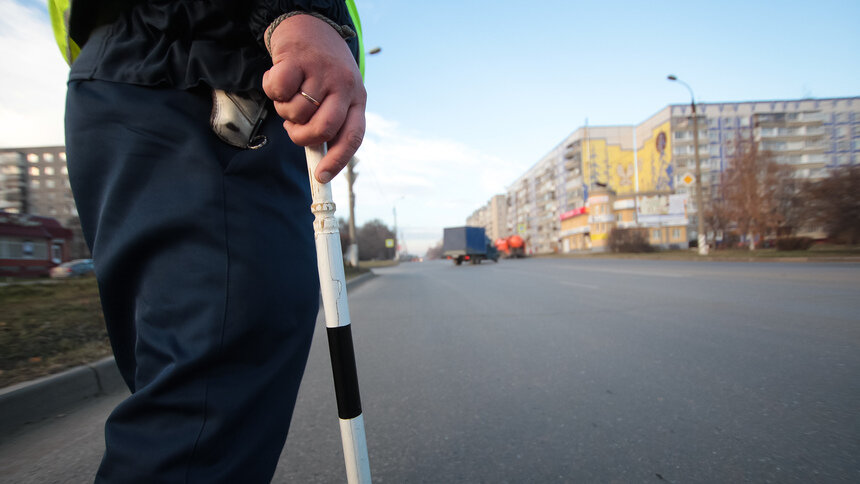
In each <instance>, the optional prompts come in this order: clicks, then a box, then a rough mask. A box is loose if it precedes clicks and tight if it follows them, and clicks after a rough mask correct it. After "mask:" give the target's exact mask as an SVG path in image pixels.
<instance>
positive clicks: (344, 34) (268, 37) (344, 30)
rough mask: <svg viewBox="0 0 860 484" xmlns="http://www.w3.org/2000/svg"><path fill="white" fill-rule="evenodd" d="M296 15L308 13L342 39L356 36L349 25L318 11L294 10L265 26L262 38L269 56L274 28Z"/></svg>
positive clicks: (270, 54)
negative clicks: (339, 23) (340, 23)
mask: <svg viewBox="0 0 860 484" xmlns="http://www.w3.org/2000/svg"><path fill="white" fill-rule="evenodd" d="M296 15H310V16H311V17H314V18H317V19H319V20H322V21H323V22H325V23H326V24H328V26H330V27H331V28H332V29H334V30H335V32H337V33H338V35H340V37H341V38H342V39H344V40H347V39H351V38H352V37H355V36H356V33H355V31H354V30H353V29H352V27H350V26H349V25H338V23H337V22H335V21H334V20H331V19H330V18H328V17H326V16H325V15H322V14H320V13H316V12H305V11H302V10H294V11H292V12H288V13H285V14H283V15H281V16H279V17H278V18H276V19H275V20H273V21H272V23H270V24H269V26H268V27H267V28H266V31H265V33H264V34H263V38H264V41H265V44H266V50H267V51H268V52H269V56H272V35H273V34H274V33H275V29H277V28H278V26H279V25H280V24H281V22H283V21H284V20H286V19H288V18H290V17H295V16H296Z"/></svg>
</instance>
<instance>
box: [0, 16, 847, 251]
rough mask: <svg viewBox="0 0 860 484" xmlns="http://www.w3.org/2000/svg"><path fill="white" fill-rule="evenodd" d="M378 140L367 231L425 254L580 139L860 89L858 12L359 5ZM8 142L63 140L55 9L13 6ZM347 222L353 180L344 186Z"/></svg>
mask: <svg viewBox="0 0 860 484" xmlns="http://www.w3.org/2000/svg"><path fill="white" fill-rule="evenodd" d="M356 3H357V5H358V8H359V12H360V14H361V21H362V27H363V30H364V40H365V47H366V48H367V49H370V48H372V47H377V46H378V47H381V48H382V51H381V52H380V53H379V54H377V55H373V56H368V57H367V67H366V80H365V84H366V88H367V92H368V105H367V133H366V135H365V141H364V144H363V146H362V148H361V149H360V150H359V152H358V157H359V159H360V160H361V161H360V163H359V165H358V167H357V172H358V173H359V177H358V178H357V181H356V183H355V194H356V221H357V223H358V224H359V225H361V224H363V223H365V222H367V221H369V220H372V219H380V220H382V221H383V222H384V223H385V224H387V225H389V226H393V225H394V222H395V219H394V217H395V216H394V213H395V211H396V218H397V220H396V221H397V227H398V232H400V234H401V241H402V243H403V245H404V247H402V249H404V250H407V251H409V252H411V253H415V254H423V253H424V252H425V251H426V250H427V248H428V247H429V246H431V245H433V244H434V243H436V242H438V241H439V240H441V238H442V229H443V227H448V226H457V225H464V224H465V220H466V218H467V217H468V216H469V215H470V214H471V213H472V212H473V211H475V210H476V209H478V208H480V207H481V206H482V205H484V204H485V203H486V202H487V201H488V200H489V199H490V197H491V196H493V195H494V194H499V193H504V192H505V191H506V188H507V186H508V185H510V184H511V183H513V182H514V181H515V180H516V178H517V177H518V176H520V175H522V174H523V173H524V172H525V171H526V170H528V169H529V168H530V167H531V166H532V165H534V164H535V163H536V162H538V161H539V160H540V159H541V158H542V157H543V156H544V155H546V154H547V153H548V152H550V151H551V150H552V149H553V148H554V147H555V146H556V145H558V144H559V143H560V142H562V140H563V139H564V138H565V137H566V136H567V135H568V134H570V133H571V132H573V131H574V130H576V129H577V128H579V127H581V126H583V125H584V124H585V123H586V120H588V121H587V122H588V124H589V125H590V126H603V125H632V124H637V123H640V122H642V121H644V120H645V119H647V118H648V117H650V116H651V115H653V114H654V113H656V112H657V111H659V110H660V109H662V108H663V107H664V106H666V105H667V104H680V103H689V101H690V95H689V92H688V91H687V90H686V89H685V88H684V87H683V86H681V85H679V84H677V83H672V82H669V81H667V80H666V76H667V75H668V74H675V75H677V76H678V77H679V78H680V79H682V80H684V81H685V82H686V83H687V84H689V85H690V86H691V87H692V88H693V90H694V92H695V95H696V100H697V102H731V101H753V100H768V99H797V98H804V97H814V98H828V97H844V96H857V95H860V56H858V52H860V28H858V19H860V1H857V0H844V1H835V0H819V1H816V2H798V1H787V0H782V1H770V0H767V1H749V0H745V1H735V0H724V1H720V2H703V1H698V2H697V1H689V0H687V1H681V0H673V1H668V0H667V1H661V0H655V1H651V2H642V1H611V0H604V1H577V0H566V1H555V0H552V1H541V2H513V1H508V0H494V1H484V0H477V1H468V0H467V1H463V0H460V1H453V0H440V1H435V2H414V1H408V0H357V2H356ZM0 11H2V12H3V15H2V16H0V147H4V148H10V147H24V146H53V145H62V144H63V143H64V140H63V127H62V122H63V105H64V96H65V81H66V78H67V76H68V68H67V67H66V65H65V63H64V61H63V59H62V57H61V55H60V53H59V50H58V49H57V47H56V45H55V44H54V41H53V36H52V33H51V29H50V25H49V22H48V16H47V11H46V7H45V2H41V1H35V0H0ZM332 183H333V189H334V193H335V202H336V203H337V205H338V207H341V208H340V209H339V210H338V216H342V217H343V218H347V217H348V203H347V192H346V183H345V181H344V180H343V177H338V178H336V179H335V180H334V182H332Z"/></svg>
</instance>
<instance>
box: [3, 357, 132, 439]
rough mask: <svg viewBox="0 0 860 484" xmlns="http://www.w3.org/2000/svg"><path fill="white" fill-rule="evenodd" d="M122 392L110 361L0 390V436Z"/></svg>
mask: <svg viewBox="0 0 860 484" xmlns="http://www.w3.org/2000/svg"><path fill="white" fill-rule="evenodd" d="M123 388H125V383H124V382H123V381H122V377H121V376H120V374H119V370H118V369H117V367H116V363H115V362H114V359H113V357H110V358H105V359H103V360H100V361H97V362H95V363H91V364H89V365H83V366H78V367H76V368H72V369H71V370H67V371H64V372H62V373H58V374H56V375H50V376H46V377H44V378H39V379H38V380H33V381H30V382H24V383H19V384H17V385H12V386H10V387H7V388H3V389H0V433H3V434H5V433H8V432H9V431H12V430H15V429H17V428H18V427H21V426H23V425H25V424H29V423H34V422H38V421H40V420H44V419H46V418H49V417H51V416H54V415H58V414H61V413H63V412H65V411H67V410H68V409H69V408H71V407H73V406H75V405H77V404H78V403H80V402H82V401H84V400H87V399H90V398H95V397H97V396H100V395H107V394H109V393H114V392H116V391H119V390H121V389H123Z"/></svg>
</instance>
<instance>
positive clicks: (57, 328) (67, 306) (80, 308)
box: [0, 277, 111, 387]
mask: <svg viewBox="0 0 860 484" xmlns="http://www.w3.org/2000/svg"><path fill="white" fill-rule="evenodd" d="M0 307H2V308H3V312H2V314H0V387H5V386H8V385H11V384H13V383H18V382H21V381H27V380H31V379H33V378H38V377H40V376H45V375H49V374H52V373H57V372H59V371H62V370H65V369H67V368H70V367H73V366H78V365H82V364H86V363H92V362H93V361H96V360H99V359H101V358H104V357H105V356H110V354H111V350H110V344H109V343H108V338H107V332H106V331H105V326H104V317H103V316H102V312H101V306H100V304H99V296H98V289H97V287H96V281H95V278H93V277H86V278H82V279H71V280H63V281H56V282H55V281H50V282H48V281H46V282H42V283H31V284H13V285H9V286H4V287H0Z"/></svg>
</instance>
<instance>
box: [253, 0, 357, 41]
mask: <svg viewBox="0 0 860 484" xmlns="http://www.w3.org/2000/svg"><path fill="white" fill-rule="evenodd" d="M294 11H301V12H308V13H310V12H314V13H317V14H320V15H323V16H324V17H326V18H328V19H331V20H332V21H333V22H334V23H335V24H337V25H352V19H351V18H350V16H349V10H348V9H347V8H346V2H344V1H342V0H257V1H255V2H254V5H253V6H252V7H251V12H250V16H249V19H248V27H249V28H250V30H251V34H252V35H253V36H254V39H256V41H257V43H258V44H259V45H260V47H261V48H263V49H265V48H266V38H265V34H266V30H267V29H268V27H269V25H271V24H272V22H273V21H274V20H275V19H276V18H278V17H279V16H281V14H283V13H284V12H294Z"/></svg>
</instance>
